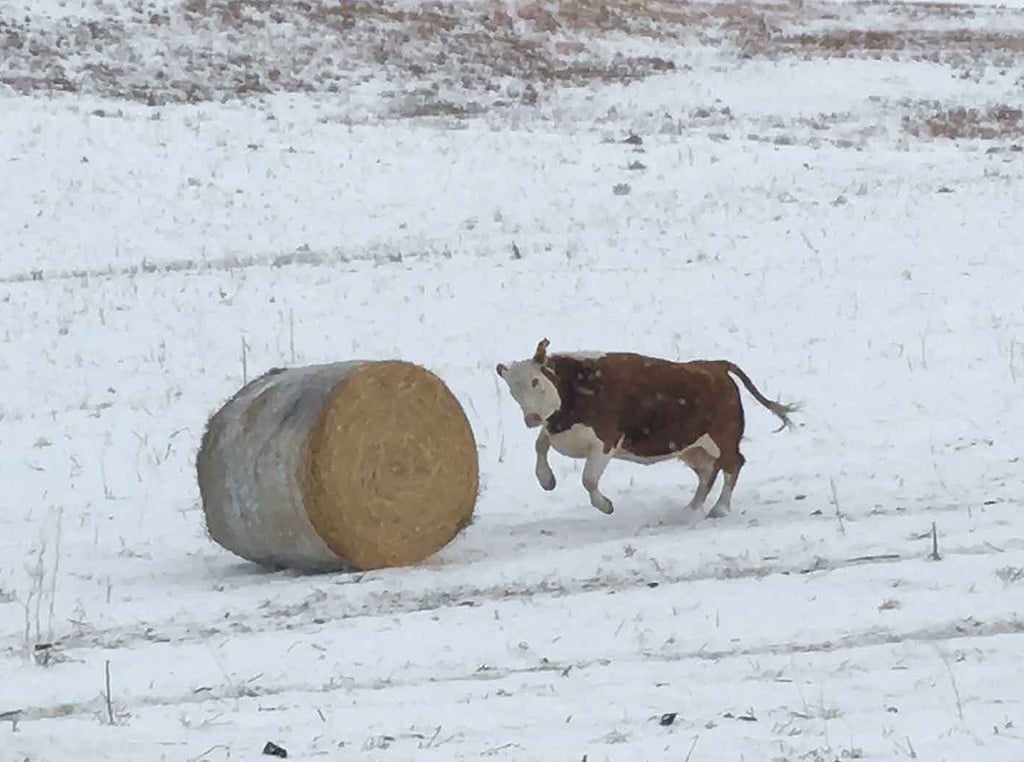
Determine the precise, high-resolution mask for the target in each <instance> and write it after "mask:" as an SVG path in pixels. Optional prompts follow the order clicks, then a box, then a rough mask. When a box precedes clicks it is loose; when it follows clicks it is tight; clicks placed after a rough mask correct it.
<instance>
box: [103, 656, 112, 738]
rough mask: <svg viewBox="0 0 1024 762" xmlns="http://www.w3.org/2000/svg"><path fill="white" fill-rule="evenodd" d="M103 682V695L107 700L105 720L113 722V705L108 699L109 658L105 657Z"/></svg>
mask: <svg viewBox="0 0 1024 762" xmlns="http://www.w3.org/2000/svg"><path fill="white" fill-rule="evenodd" d="M103 682H104V685H105V691H106V692H105V694H104V697H105V698H106V700H107V721H108V722H109V723H110V724H111V725H113V724H114V705H113V703H112V701H111V699H110V659H107V661H106V663H105V664H104V666H103Z"/></svg>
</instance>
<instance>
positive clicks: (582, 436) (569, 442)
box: [548, 423, 603, 458]
mask: <svg viewBox="0 0 1024 762" xmlns="http://www.w3.org/2000/svg"><path fill="white" fill-rule="evenodd" d="M548 439H550V440H551V446H552V447H554V448H555V452H558V453H561V454H562V455H564V456H565V457H567V458H586V457H587V456H588V455H590V454H591V453H592V452H594V451H595V450H600V449H602V448H603V445H602V444H601V440H600V439H598V437H597V434H596V433H594V430H593V429H592V428H590V427H589V426H584V425H583V424H582V423H576V424H573V426H572V428H571V429H567V430H565V431H561V432H559V433H557V434H548Z"/></svg>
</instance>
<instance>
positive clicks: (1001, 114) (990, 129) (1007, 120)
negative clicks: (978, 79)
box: [903, 102, 1024, 140]
mask: <svg viewBox="0 0 1024 762" xmlns="http://www.w3.org/2000/svg"><path fill="white" fill-rule="evenodd" d="M903 129H904V130H905V131H906V132H908V133H909V134H911V135H913V136H914V137H927V138H947V139H951V140H954V139H981V140H995V139H1005V138H1010V139H1014V138H1021V137H1024V111H1022V110H1021V109H1019V108H1014V107H1012V106H1007V105H1005V104H995V105H991V106H985V107H982V108H965V107H963V106H956V107H951V108H950V107H945V108H944V107H942V106H940V105H939V104H937V103H931V102H929V103H926V104H923V105H922V106H921V107H920V109H919V111H918V112H917V113H915V114H912V115H908V116H905V117H904V118H903Z"/></svg>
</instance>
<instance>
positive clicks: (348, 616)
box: [7, 549, 978, 652]
mask: <svg viewBox="0 0 1024 762" xmlns="http://www.w3.org/2000/svg"><path fill="white" fill-rule="evenodd" d="M944 555H945V556H946V557H955V556H957V555H963V556H975V555H978V551H977V550H976V549H969V550H967V551H966V552H964V553H962V554H960V553H958V552H957V551H956V550H946V551H944ZM923 560H924V559H923V555H922V556H900V555H898V554H879V555H867V556H857V557H852V558H832V559H827V558H824V557H821V556H817V557H815V558H814V559H812V560H807V559H802V560H799V561H794V562H791V563H781V564H775V565H771V564H752V565H748V566H736V565H730V564H729V563H723V562H720V563H718V564H716V565H714V566H713V567H711V568H709V567H707V566H705V567H703V568H701V569H692V568H688V569H686V570H683V571H681V572H677V573H671V572H668V573H665V572H660V573H659V572H658V571H656V570H651V571H647V570H646V567H645V568H644V569H641V568H632V569H628V570H624V571H619V570H609V571H602V572H599V573H597V574H594V575H591V576H588V577H582V578H579V579H567V578H555V579H545V580H539V581H526V582H511V583H510V582H500V583H495V584H492V585H458V584H456V585H454V586H452V588H451V589H449V590H441V591H436V592H430V593H427V594H425V595H414V596H409V595H408V594H405V593H402V592H394V593H391V592H388V591H382V592H378V591H369V592H367V594H366V596H365V598H363V599H362V600H360V601H358V602H357V603H356V605H355V606H353V602H352V601H351V600H345V599H333V598H332V596H331V595H329V594H328V593H326V592H324V591H323V590H315V591H314V592H313V593H311V594H310V595H308V596H307V597H306V598H305V599H303V600H301V601H299V602H296V603H290V604H286V605H282V606H275V605H273V604H270V605H266V606H263V607H262V608H258V609H256V610H253V611H252V612H246V614H245V615H244V617H240V618H238V619H227V620H220V621H218V622H216V623H215V624H210V623H209V619H207V620H205V621H197V622H191V623H186V624H179V625H171V626H161V625H160V623H157V624H151V623H143V626H142V628H141V629H138V630H135V631H130V630H128V631H126V630H124V629H123V628H119V627H112V628H109V629H106V630H100V631H93V632H89V633H87V634H82V635H78V636H71V637H67V638H63V639H59V640H57V641H55V642H54V644H53V645H54V647H55V648H59V649H60V650H62V651H67V650H71V649H74V650H81V649H86V650H91V649H121V648H127V647H131V646H133V645H136V644H142V643H168V644H176V645H178V644H187V643H193V642H198V641H201V640H205V639H208V638H214V637H230V636H239V635H247V634H250V633H260V634H265V633H270V632H286V631H287V632H290V633H292V634H296V633H302V632H305V631H310V630H314V629H318V628H320V627H325V626H329V625H331V624H332V623H336V622H346V621H353V620H359V619H364V618H382V617H393V616H403V615H409V614H420V613H425V612H439V611H444V610H445V609H451V608H457V607H472V608H475V607H479V606H481V605H484V604H487V603H503V602H508V601H529V600H536V599H558V598H567V597H572V596H575V595H583V594H587V593H593V592H601V591H606V592H615V593H619V592H627V591H630V590H641V589H643V588H645V587H646V588H653V587H661V586H671V585H680V584H690V583H698V582H708V581H729V580H749V579H758V580H761V579H764V578H768V577H774V576H794V575H796V576H801V575H811V574H818V573H821V572H834V571H843V570H845V569H850V568H853V567H860V566H877V565H898V564H902V563H913V562H923ZM361 576H362V575H353V576H352V577H351V578H350V579H348V580H346V581H344V582H340V583H334V584H335V585H337V586H341V587H348V586H350V585H360V584H363V583H361V582H360V581H359V580H360V579H361ZM383 582H384V581H383V580H374V582H373V584H383ZM158 627H159V629H158ZM15 650H16V649H15V648H14V647H9V648H8V649H7V651H8V652H13V651H15Z"/></svg>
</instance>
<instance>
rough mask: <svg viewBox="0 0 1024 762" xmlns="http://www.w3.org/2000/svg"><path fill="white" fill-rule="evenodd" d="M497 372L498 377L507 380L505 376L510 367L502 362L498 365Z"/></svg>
mask: <svg viewBox="0 0 1024 762" xmlns="http://www.w3.org/2000/svg"><path fill="white" fill-rule="evenodd" d="M495 370H496V371H498V375H499V376H501V377H502V378H505V374H506V373H508V366H507V365H505V363H503V362H500V363H498V367H497V368H495Z"/></svg>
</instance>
